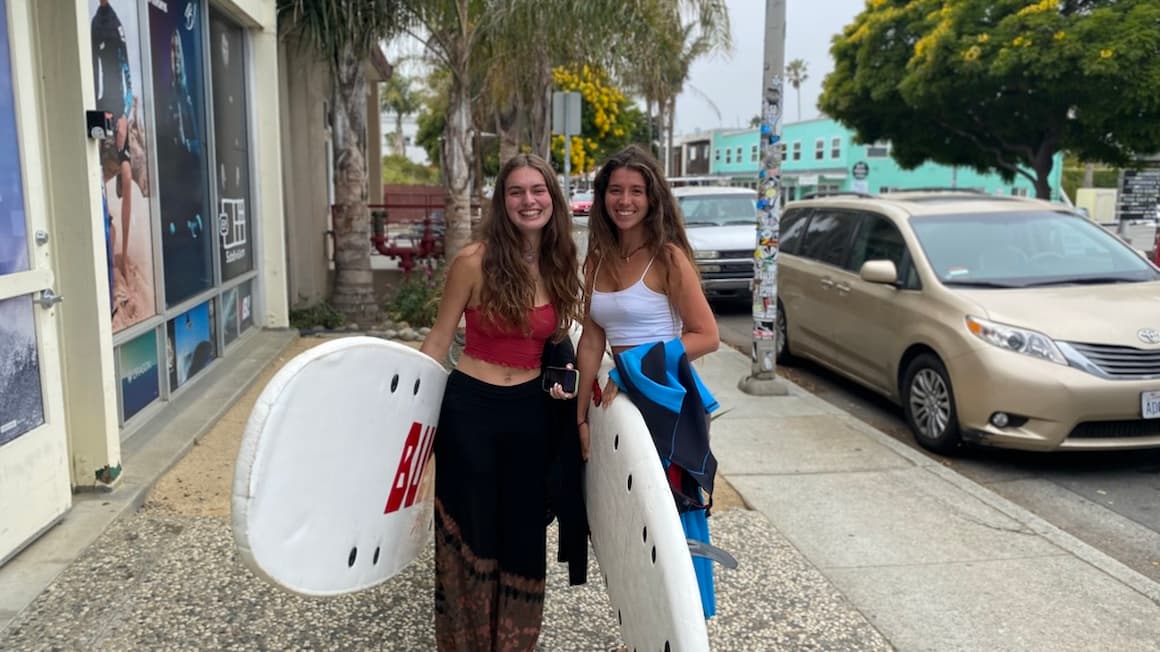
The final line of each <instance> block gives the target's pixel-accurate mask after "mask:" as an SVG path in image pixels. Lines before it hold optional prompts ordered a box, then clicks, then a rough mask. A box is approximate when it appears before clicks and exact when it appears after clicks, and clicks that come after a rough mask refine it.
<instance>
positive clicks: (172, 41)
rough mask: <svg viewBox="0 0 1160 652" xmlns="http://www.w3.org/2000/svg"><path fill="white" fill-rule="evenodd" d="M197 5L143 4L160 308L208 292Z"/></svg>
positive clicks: (178, 0) (176, 0)
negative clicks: (154, 142) (149, 70)
mask: <svg viewBox="0 0 1160 652" xmlns="http://www.w3.org/2000/svg"><path fill="white" fill-rule="evenodd" d="M201 12H202V9H201V3H200V1H199V0H184V1H182V0H167V1H166V2H150V3H149V40H150V52H151V60H152V64H153V104H154V115H155V116H156V119H157V128H156V132H157V177H158V178H157V190H158V199H159V203H160V206H161V259H162V265H163V268H164V276H165V301H166V305H168V306H173V305H175V304H178V303H180V302H182V301H184V300H185V299H188V298H190V297H192V296H194V295H196V294H197V293H199V292H201V291H202V290H206V289H208V288H210V287H211V286H212V285H213V280H214V279H213V261H212V257H211V255H212V249H211V247H212V242H213V231H212V223H211V222H209V216H210V210H209V187H208V184H207V182H206V146H205V138H204V134H205V115H204V107H205V93H204V88H205V85H204V84H205V75H204V68H203V65H202V55H201V53H202V20H201V15H202V14H201Z"/></svg>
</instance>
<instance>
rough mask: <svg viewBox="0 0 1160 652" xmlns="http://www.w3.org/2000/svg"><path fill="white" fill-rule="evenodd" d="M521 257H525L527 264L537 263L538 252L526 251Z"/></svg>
mask: <svg viewBox="0 0 1160 652" xmlns="http://www.w3.org/2000/svg"><path fill="white" fill-rule="evenodd" d="M520 256H522V257H523V259H524V262H526V263H531V262H535V260H536V252H535V251H524V252H522V253H520Z"/></svg>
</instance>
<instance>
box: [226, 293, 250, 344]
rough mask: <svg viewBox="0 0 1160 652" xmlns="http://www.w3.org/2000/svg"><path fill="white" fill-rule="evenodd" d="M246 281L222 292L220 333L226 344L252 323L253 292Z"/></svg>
mask: <svg viewBox="0 0 1160 652" xmlns="http://www.w3.org/2000/svg"><path fill="white" fill-rule="evenodd" d="M252 287H253V285H252V283H251V282H249V281H247V282H246V283H242V284H241V285H238V286H236V287H232V288H230V289H228V290H226V291H225V292H223V293H222V335H223V336H224V337H225V342H226V346H229V345H230V343H231V342H233V341H234V340H235V339H237V338H238V336H239V335H241V334H242V333H244V332H246V330H248V329H249V328H250V327H251V326H253V325H254V294H253V291H252Z"/></svg>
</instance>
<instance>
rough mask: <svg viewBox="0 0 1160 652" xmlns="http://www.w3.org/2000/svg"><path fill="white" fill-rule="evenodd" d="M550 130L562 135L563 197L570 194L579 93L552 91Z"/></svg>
mask: <svg viewBox="0 0 1160 652" xmlns="http://www.w3.org/2000/svg"><path fill="white" fill-rule="evenodd" d="M552 132H553V133H557V134H563V135H564V197H566V198H567V197H570V196H571V189H570V186H571V183H572V136H574V135H577V134H579V133H580V93H576V92H569V93H565V92H562V91H556V92H555V93H552Z"/></svg>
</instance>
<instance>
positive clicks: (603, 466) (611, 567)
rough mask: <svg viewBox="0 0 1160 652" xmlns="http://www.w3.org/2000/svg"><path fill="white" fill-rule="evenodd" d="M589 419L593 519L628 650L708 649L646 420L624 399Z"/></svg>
mask: <svg viewBox="0 0 1160 652" xmlns="http://www.w3.org/2000/svg"><path fill="white" fill-rule="evenodd" d="M601 376H603V374H601ZM600 380H601V387H603V386H604V382H605V380H606V379H605V378H604V377H602V378H601V379H600ZM588 422H589V436H590V437H591V440H590V442H589V457H588V464H587V467H586V470H585V478H584V480H585V482H584V494H585V500H586V501H587V506H588V524H589V529H590V531H591V538H592V548H593V550H594V552H595V553H596V559H597V561H598V562H599V563H600V569H601V571H602V573H603V574H604V578H605V581H606V582H607V584H608V597H609V600H610V601H611V602H612V608H613V610H615V612H616V616H617V620H618V622H619V623H620V629H621V638H622V639H623V640H624V642H625V643H626V644H627V645H628V647H629V649H636V650H660V651H666V652H667V651H676V650H680V651H681V652H702V651H704V652H708V650H709V635H708V632H707V630H706V627H705V615H704V613H703V611H702V608H701V594H700V592H699V589H698V588H697V576H696V574H695V573H694V571H693V561H692V557H691V556H690V554H689V546H688V543H687V541H686V539H685V532H684V529H683V528H682V527H681V521H680V517H679V516H678V515H677V508H676V504H675V503H674V501H673V496H672V492H671V490H670V489H669V483H668V480H667V479H666V477H665V473H664V470H663V469H662V467H661V462H660V457H659V456H658V455H657V451H656V447H655V446H654V445H653V441H652V437H651V435H649V431H648V426H646V425H645V422H644V418H643V417H642V416H641V414H640V411H639V410H637V409H636V406H634V405H633V404H632V401H630V400H629V399H628V398H627V397H625V396H619V397H618V398H616V399H615V400H614V401H613V402H612V404H611V405H610V406H609V407H608V409H607V410H605V409H603V408H599V407H593V408H592V409H590V410H589V411H588Z"/></svg>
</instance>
